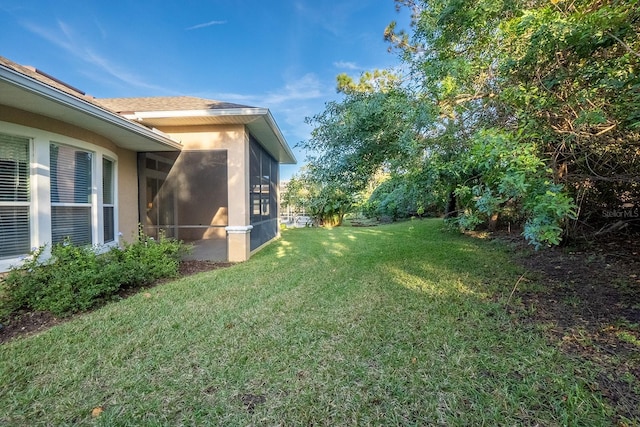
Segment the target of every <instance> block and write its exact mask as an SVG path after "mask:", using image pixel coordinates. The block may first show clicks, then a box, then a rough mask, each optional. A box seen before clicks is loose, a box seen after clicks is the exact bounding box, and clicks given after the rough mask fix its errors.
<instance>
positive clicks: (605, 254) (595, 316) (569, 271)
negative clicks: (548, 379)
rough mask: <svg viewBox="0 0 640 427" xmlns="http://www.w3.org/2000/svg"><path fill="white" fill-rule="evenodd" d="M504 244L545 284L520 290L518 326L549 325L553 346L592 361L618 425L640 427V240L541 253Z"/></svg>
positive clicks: (577, 244)
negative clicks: (613, 409)
mask: <svg viewBox="0 0 640 427" xmlns="http://www.w3.org/2000/svg"><path fill="white" fill-rule="evenodd" d="M496 238H499V239H502V240H508V241H509V242H510V244H512V245H513V246H514V251H515V252H516V253H518V254H519V256H518V257H517V259H518V261H519V262H520V263H521V264H522V266H524V267H525V268H526V270H527V273H525V276H524V278H525V280H533V281H535V282H536V284H542V288H541V289H539V290H536V291H524V292H520V291H519V290H518V289H516V291H515V292H514V299H518V303H519V304H520V308H522V310H520V311H521V314H520V317H519V319H518V320H519V321H520V322H523V323H529V324H531V325H532V326H538V325H544V326H545V327H544V330H545V331H546V334H547V337H548V339H549V340H550V342H551V343H552V344H553V345H556V346H557V347H558V348H559V349H560V350H561V351H562V352H563V353H565V354H567V355H569V356H570V357H572V358H576V359H580V360H587V361H588V362H590V364H591V365H592V366H593V369H594V370H595V372H598V375H597V381H596V382H595V383H593V384H589V386H590V388H591V389H592V390H593V391H597V392H599V393H601V395H602V396H603V398H604V399H605V400H606V401H608V403H609V404H610V405H611V406H612V407H613V408H615V411H616V413H615V414H614V416H613V418H614V419H615V420H616V422H618V423H619V425H622V426H623V425H640V234H637V233H636V234H628V235H618V236H607V237H602V238H600V239H598V240H597V241H591V242H589V241H574V242H570V243H568V244H566V245H564V246H561V247H555V248H550V249H546V250H541V251H534V250H532V249H530V248H527V247H525V246H524V244H523V242H522V241H521V239H520V238H519V237H515V236H513V235H512V236H507V235H504V234H502V235H500V234H497V235H496ZM576 375H578V376H581V373H580V372H577V373H576ZM585 377H586V375H585ZM629 423H630V424H629Z"/></svg>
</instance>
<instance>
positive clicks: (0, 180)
mask: <svg viewBox="0 0 640 427" xmlns="http://www.w3.org/2000/svg"><path fill="white" fill-rule="evenodd" d="M29 163H30V162H29V140H28V139H27V138H22V137H17V136H11V135H3V134H0V202H28V201H29V175H30V173H29Z"/></svg>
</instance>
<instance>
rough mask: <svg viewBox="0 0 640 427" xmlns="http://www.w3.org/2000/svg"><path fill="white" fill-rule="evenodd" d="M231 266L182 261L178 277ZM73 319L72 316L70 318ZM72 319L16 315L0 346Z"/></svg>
mask: <svg viewBox="0 0 640 427" xmlns="http://www.w3.org/2000/svg"><path fill="white" fill-rule="evenodd" d="M231 265H233V263H228V262H211V261H182V262H181V263H180V271H179V275H180V277H184V276H190V275H192V274H196V273H200V272H203V271H210V270H216V269H218V268H225V267H229V266H231ZM169 280H174V279H163V280H159V281H157V282H156V283H153V284H150V285H145V286H144V287H142V288H128V289H123V290H121V291H120V292H119V293H118V296H119V297H120V298H127V297H129V296H131V295H134V294H136V293H138V292H140V290H141V289H149V288H151V287H154V286H158V285H161V284H162V283H166V282H167V281H169ZM72 317H73V316H72ZM72 317H64V318H60V317H56V316H54V315H53V314H51V313H48V312H42V311H36V312H32V311H28V312H21V313H18V314H17V315H16V316H13V317H11V318H10V319H8V320H5V321H4V322H3V323H2V324H0V344H2V343H4V342H6V341H9V340H10V339H12V338H15V337H19V336H24V335H29V334H33V333H37V332H41V331H43V330H45V329H48V328H50V327H52V326H54V325H57V324H59V323H61V322H64V321H67V320H69V319H70V318H72Z"/></svg>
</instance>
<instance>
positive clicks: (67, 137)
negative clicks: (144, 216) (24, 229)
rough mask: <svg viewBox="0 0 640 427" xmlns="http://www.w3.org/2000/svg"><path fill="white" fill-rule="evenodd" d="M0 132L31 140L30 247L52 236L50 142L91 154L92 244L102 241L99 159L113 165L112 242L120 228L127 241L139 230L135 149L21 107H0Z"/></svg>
mask: <svg viewBox="0 0 640 427" xmlns="http://www.w3.org/2000/svg"><path fill="white" fill-rule="evenodd" d="M0 133H2V134H6V135H12V136H17V137H22V138H27V139H29V140H30V144H29V145H30V148H29V152H30V158H31V165H30V195H31V196H30V211H31V215H30V216H31V218H30V230H31V231H30V234H31V245H32V247H38V246H42V245H50V244H51V238H52V223H51V221H52V219H51V218H52V217H51V215H52V207H51V206H52V198H51V191H52V189H51V171H50V167H51V166H50V162H51V158H50V148H49V147H50V144H51V143H56V144H63V145H65V146H69V147H73V148H75V149H79V150H85V151H86V152H90V153H94V154H95V155H94V156H92V159H93V166H92V174H93V175H92V180H93V183H92V186H93V189H92V191H91V193H92V195H91V204H92V207H91V214H90V215H91V218H92V219H91V221H92V231H91V239H92V243H94V244H102V243H103V241H102V239H103V234H102V233H103V229H102V221H104V217H103V211H102V209H101V206H102V205H101V203H102V202H101V200H102V183H101V180H102V159H103V158H104V159H107V160H109V161H113V162H114V163H115V172H116V173H115V174H114V188H115V193H116V194H115V206H114V208H115V210H114V212H115V219H114V227H115V241H113V242H111V243H110V244H117V242H118V232H121V233H122V237H123V238H125V239H131V238H132V237H134V236H135V234H136V232H137V224H138V211H137V200H138V188H137V185H131V184H132V183H136V182H137V178H136V175H137V170H136V167H137V166H136V160H135V159H136V153H134V152H132V151H130V150H125V149H122V148H120V147H118V146H117V145H116V144H115V143H114V142H113V141H111V140H109V139H107V138H104V137H102V136H101V135H98V134H95V133H93V132H90V131H88V130H86V129H82V128H79V127H77V126H73V125H69V124H67V123H64V122H61V121H59V120H55V119H52V118H49V117H45V116H40V115H37V114H33V113H29V112H26V111H22V110H19V109H15V108H11V107H7V106H3V105H0ZM20 258H21V257H16V258H5V259H0V271H7V270H8V269H9V267H10V266H12V265H18V264H19V262H20Z"/></svg>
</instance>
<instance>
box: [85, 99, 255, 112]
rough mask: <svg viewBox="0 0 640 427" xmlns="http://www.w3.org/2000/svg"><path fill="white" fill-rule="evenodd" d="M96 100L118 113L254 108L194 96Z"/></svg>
mask: <svg viewBox="0 0 640 427" xmlns="http://www.w3.org/2000/svg"><path fill="white" fill-rule="evenodd" d="M95 101H96V102H98V103H99V104H101V105H102V106H104V107H105V108H108V109H110V110H111V111H115V112H118V113H121V114H122V113H132V112H142V111H196V110H223V109H232V108H254V107H249V106H247V105H240V104H232V103H230V102H222V101H214V100H211V99H203V98H196V97H193V96H156V97H147V98H96V99H95Z"/></svg>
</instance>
